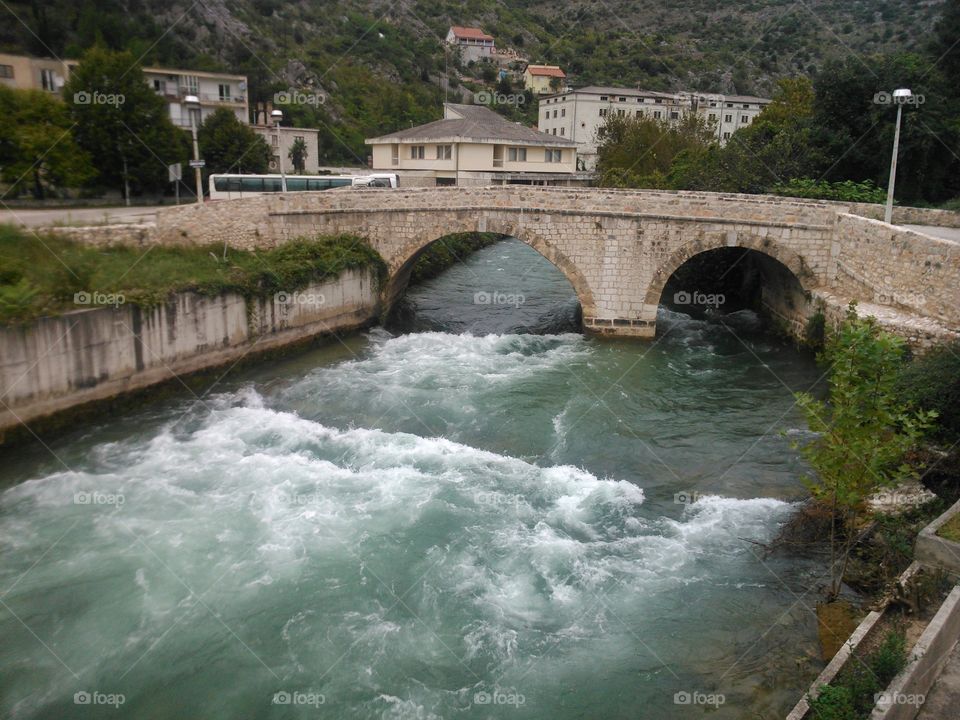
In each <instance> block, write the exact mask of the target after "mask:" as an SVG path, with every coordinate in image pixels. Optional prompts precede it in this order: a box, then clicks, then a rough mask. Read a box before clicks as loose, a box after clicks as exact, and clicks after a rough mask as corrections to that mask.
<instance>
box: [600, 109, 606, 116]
mask: <svg viewBox="0 0 960 720" xmlns="http://www.w3.org/2000/svg"><path fill="white" fill-rule="evenodd" d="M606 116H607V109H606V108H600V117H606Z"/></svg>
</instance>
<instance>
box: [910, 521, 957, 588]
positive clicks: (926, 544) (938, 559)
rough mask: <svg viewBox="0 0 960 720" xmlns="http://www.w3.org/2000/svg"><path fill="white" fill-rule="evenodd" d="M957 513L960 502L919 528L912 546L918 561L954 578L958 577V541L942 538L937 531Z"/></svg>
mask: <svg viewBox="0 0 960 720" xmlns="http://www.w3.org/2000/svg"><path fill="white" fill-rule="evenodd" d="M957 513H960V502H956V503H954V504H953V505H952V506H951V507H950V508H949V509H948V510H947V511H946V512H945V513H943V514H942V515H940V517H938V518H937V519H936V520H934V521H933V522H932V523H930V524H929V525H927V526H926V527H925V528H924V529H923V530H921V531H920V534H919V535H917V543H916V546H915V548H914V557H916V558H917V560H918V561H919V562H921V563H923V564H924V565H925V566H926V567H929V568H931V569H933V570H944V571H946V572H947V573H948V574H949V575H950V576H951V577H952V578H953V579H954V580H958V579H960V543H955V542H953V541H952V540H947V539H946V538H942V537H940V536H939V535H937V532H938V531H939V530H940V528H941V527H943V525H944V524H945V523H946V522H947V521H948V520H949V519H950V518H952V517H953V516H954V515H956V514H957Z"/></svg>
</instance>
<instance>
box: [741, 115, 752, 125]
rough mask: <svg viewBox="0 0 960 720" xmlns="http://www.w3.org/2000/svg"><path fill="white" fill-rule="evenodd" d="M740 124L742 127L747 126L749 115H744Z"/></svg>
mask: <svg viewBox="0 0 960 720" xmlns="http://www.w3.org/2000/svg"><path fill="white" fill-rule="evenodd" d="M740 122H742V123H743V124H744V125H749V124H750V116H749V115H744V116H743V117H742V118H740Z"/></svg>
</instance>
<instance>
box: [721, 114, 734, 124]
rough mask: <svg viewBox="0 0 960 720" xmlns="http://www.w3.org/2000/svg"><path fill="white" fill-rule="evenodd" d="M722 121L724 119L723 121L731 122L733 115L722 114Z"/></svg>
mask: <svg viewBox="0 0 960 720" xmlns="http://www.w3.org/2000/svg"><path fill="white" fill-rule="evenodd" d="M723 121H724V122H733V115H724V116H723Z"/></svg>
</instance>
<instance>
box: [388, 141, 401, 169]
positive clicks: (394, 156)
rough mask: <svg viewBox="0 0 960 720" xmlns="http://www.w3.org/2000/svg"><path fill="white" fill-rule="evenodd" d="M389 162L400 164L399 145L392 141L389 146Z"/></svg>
mask: <svg viewBox="0 0 960 720" xmlns="http://www.w3.org/2000/svg"><path fill="white" fill-rule="evenodd" d="M390 164H391V165H399V164H400V146H399V145H397V144H396V143H394V144H393V145H391V146H390Z"/></svg>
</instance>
